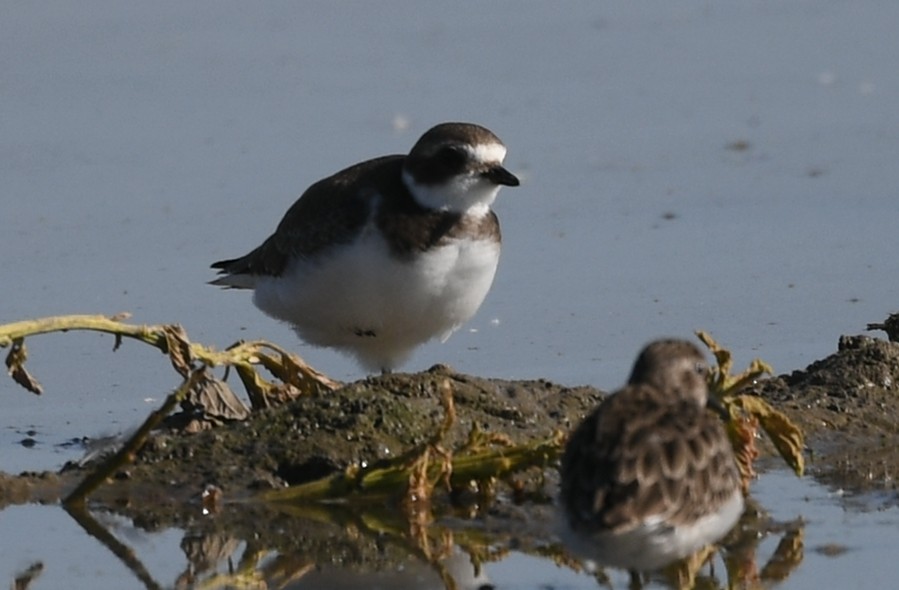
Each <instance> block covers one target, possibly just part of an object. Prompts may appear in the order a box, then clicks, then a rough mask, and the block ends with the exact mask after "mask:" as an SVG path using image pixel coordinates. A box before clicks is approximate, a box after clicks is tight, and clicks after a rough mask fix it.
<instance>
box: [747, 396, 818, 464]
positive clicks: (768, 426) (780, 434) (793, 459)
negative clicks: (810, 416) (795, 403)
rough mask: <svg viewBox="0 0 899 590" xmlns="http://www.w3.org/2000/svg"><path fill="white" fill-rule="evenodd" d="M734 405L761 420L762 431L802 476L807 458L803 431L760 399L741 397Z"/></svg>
mask: <svg viewBox="0 0 899 590" xmlns="http://www.w3.org/2000/svg"><path fill="white" fill-rule="evenodd" d="M734 404H735V405H737V406H738V407H739V408H741V409H742V410H744V411H745V412H748V413H750V414H752V415H753V416H756V417H757V418H758V419H759V423H760V424H761V426H762V430H764V431H765V433H766V434H767V435H768V437H769V438H770V439H771V442H773V443H774V447H775V448H776V449H777V452H778V453H780V456H781V457H783V458H784V460H785V461H786V462H787V464H788V465H789V466H790V468H792V469H793V471H794V472H795V473H796V475H799V476H801V475H802V474H803V472H804V471H805V457H804V456H803V454H802V450H803V448H804V447H805V438H804V436H803V434H802V430H800V429H799V427H798V426H796V425H795V424H793V422H792V421H791V420H790V419H789V418H788V417H787V416H786V415H785V414H783V413H781V412H778V411H777V410H775V409H774V408H772V407H771V405H770V404H768V402H766V401H765V400H763V399H762V398H760V397H757V396H754V395H739V396H737V397H736V398H735V399H734Z"/></svg>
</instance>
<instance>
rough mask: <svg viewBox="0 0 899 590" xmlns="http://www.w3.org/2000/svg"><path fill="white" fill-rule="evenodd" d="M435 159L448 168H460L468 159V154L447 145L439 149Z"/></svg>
mask: <svg viewBox="0 0 899 590" xmlns="http://www.w3.org/2000/svg"><path fill="white" fill-rule="evenodd" d="M437 157H438V158H439V159H440V160H441V162H442V164H443V165H444V166H446V167H448V168H449V167H453V168H455V167H460V168H461V167H462V165H464V164H465V161H466V160H467V159H468V154H467V153H465V150H463V149H462V148H460V147H458V146H454V145H448V146H444V147H442V148H440V150H439V151H438V152H437Z"/></svg>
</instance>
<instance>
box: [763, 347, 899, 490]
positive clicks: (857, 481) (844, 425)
mask: <svg viewBox="0 0 899 590" xmlns="http://www.w3.org/2000/svg"><path fill="white" fill-rule="evenodd" d="M757 393H758V394H759V395H761V396H764V397H765V398H767V399H768V400H769V401H771V402H772V403H773V404H774V405H776V406H777V407H778V408H780V409H781V410H783V411H784V412H786V413H787V414H788V415H789V416H790V418H791V419H793V420H794V421H795V422H796V423H797V424H799V425H801V426H802V428H803V429H804V430H805V431H806V434H807V439H808V440H809V447H810V449H811V450H812V451H813V452H812V453H811V455H812V456H811V464H810V466H811V468H812V473H813V474H815V475H816V476H818V477H820V478H822V479H824V480H825V481H827V482H828V483H831V484H832V485H835V486H839V487H845V488H851V489H861V490H869V489H890V490H895V489H897V487H896V486H897V484H896V475H897V474H899V453H897V452H896V450H895V449H896V446H897V445H899V343H895V342H887V341H884V340H877V339H874V338H870V337H867V336H842V337H840V339H839V343H838V348H837V352H835V353H834V354H832V355H830V356H828V357H827V358H824V359H822V360H819V361H815V362H814V363H812V364H811V365H809V366H808V367H807V368H806V369H805V370H803V371H794V372H793V373H791V374H789V375H781V376H779V377H777V378H774V379H770V380H767V381H765V382H763V383H762V384H761V387H760V388H759V390H758V392H757Z"/></svg>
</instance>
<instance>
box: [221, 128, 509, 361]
mask: <svg viewBox="0 0 899 590" xmlns="http://www.w3.org/2000/svg"><path fill="white" fill-rule="evenodd" d="M505 155H506V148H505V146H504V145H503V143H502V142H501V141H500V140H499V138H498V137H497V136H496V135H494V134H493V133H492V132H490V131H489V130H488V129H485V128H484V127H481V126H479V125H473V124H468V123H443V124H441V125H437V126H436V127H433V128H432V129H430V130H429V131H427V132H426V133H425V134H424V135H422V136H421V138H420V139H419V140H418V142H417V143H416V144H415V146H413V148H412V150H411V151H410V152H409V155H407V156H402V155H395V156H384V157H381V158H376V159H374V160H368V161H365V162H362V163H359V164H356V165H354V166H351V167H349V168H347V169H345V170H342V171H340V172H338V173H336V174H334V175H333V176H329V177H328V178H325V179H323V180H320V181H318V182H316V183H315V184H313V185H312V186H310V187H309V188H308V189H307V190H306V192H305V193H303V194H302V195H301V196H300V198H299V199H298V200H297V202H296V203H294V204H293V206H292V207H291V208H290V209H289V210H288V211H287V213H286V214H285V215H284V218H283V219H282V220H281V223H280V224H279V225H278V228H277V230H276V231H275V233H274V234H272V235H271V236H270V237H269V238H268V239H267V240H265V242H263V243H262V245H261V246H259V247H258V248H256V249H255V250H253V251H252V252H250V253H249V254H247V255H246V256H243V257H241V258H236V259H233V260H223V261H220V262H216V263H215V264H213V265H212V267H213V268H217V269H219V274H221V275H222V276H221V277H219V278H218V279H216V280H214V281H212V284H214V285H221V286H224V287H234V288H244V289H254V290H255V293H254V296H253V301H254V303H255V304H256V306H257V307H259V308H260V309H261V310H262V311H264V312H265V313H266V314H268V315H270V316H272V317H274V318H277V319H279V320H282V321H285V322H288V323H289V324H290V325H291V326H292V327H293V328H294V330H295V331H296V333H297V334H298V335H299V336H300V338H302V339H303V340H305V341H306V342H309V343H310V344H315V345H318V346H327V347H332V348H336V349H338V350H341V351H343V352H346V353H349V354H351V355H353V356H355V357H356V359H357V360H358V361H359V362H360V364H361V365H362V366H363V367H365V368H366V369H368V370H382V371H388V370H391V369H393V368H395V367H397V366H398V365H400V364H401V363H402V362H403V361H405V360H406V359H407V358H408V356H409V355H410V354H411V353H412V350H413V349H414V348H415V347H416V346H418V345H419V344H422V343H423V342H425V341H427V340H430V339H431V338H434V337H441V338H443V339H445V338H447V337H448V336H449V335H450V333H452V332H453V331H454V330H455V329H456V328H458V327H459V326H460V325H461V324H463V323H465V322H466V321H468V320H469V319H470V318H471V317H472V316H473V315H474V313H475V312H476V311H477V309H478V307H480V305H481V303H482V302H483V300H484V297H485V296H486V295H487V291H488V290H489V289H490V285H491V283H492V282H493V276H494V274H495V273H496V265H497V262H498V260H499V252H500V230H499V222H498V221H497V218H496V215H495V214H494V213H493V211H492V210H491V209H490V205H491V204H492V203H493V201H494V199H495V198H496V194H497V192H499V189H500V187H501V186H518V178H516V177H515V176H514V175H513V174H512V173H510V172H509V171H508V170H506V169H505V168H503V166H502V162H503V158H504V157H505Z"/></svg>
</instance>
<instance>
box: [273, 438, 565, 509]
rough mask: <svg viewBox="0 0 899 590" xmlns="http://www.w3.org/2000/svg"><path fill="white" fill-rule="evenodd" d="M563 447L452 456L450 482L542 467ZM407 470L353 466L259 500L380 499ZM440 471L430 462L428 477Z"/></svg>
mask: <svg viewBox="0 0 899 590" xmlns="http://www.w3.org/2000/svg"><path fill="white" fill-rule="evenodd" d="M563 444H564V436H563V435H562V434H561V433H559V434H557V435H556V436H553V437H551V438H549V439H546V440H541V441H537V442H533V443H529V444H524V445H518V446H514V447H504V448H500V449H492V450H488V451H482V452H479V453H474V454H470V455H464V456H463V455H459V454H456V455H455V456H454V457H453V460H452V475H451V476H450V483H451V485H453V486H461V485H464V484H466V483H468V482H469V481H472V480H484V479H490V478H494V477H502V476H503V475H507V474H510V473H514V472H517V471H522V470H524V469H527V468H530V467H535V466H545V465H547V464H549V463H550V462H552V461H553V460H555V459H556V458H557V457H558V456H559V455H560V454H561V451H562V446H563ZM410 468H411V467H410V465H409V462H408V461H407V460H405V459H395V460H392V461H388V462H386V463H382V464H379V465H378V466H376V467H371V468H368V469H361V468H360V467H358V466H354V467H350V468H348V469H346V470H345V471H343V472H341V473H336V474H334V475H331V476H330V477H325V478H322V479H319V480H316V481H311V482H309V483H304V484H300V485H295V486H291V487H289V488H285V489H280V490H272V491H268V492H265V493H264V494H262V496H261V498H262V499H263V500H265V501H268V502H298V501H316V500H334V499H339V498H346V497H349V496H355V497H357V498H359V499H362V498H371V499H377V498H383V497H384V496H385V495H390V494H396V492H397V490H402V489H403V488H404V484H406V483H408V481H409V474H410ZM443 469H444V468H443V467H442V466H441V465H439V464H437V463H431V464H430V465H429V466H428V477H429V478H431V479H433V480H436V479H438V478H439V476H440V474H441V473H442V472H443Z"/></svg>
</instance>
